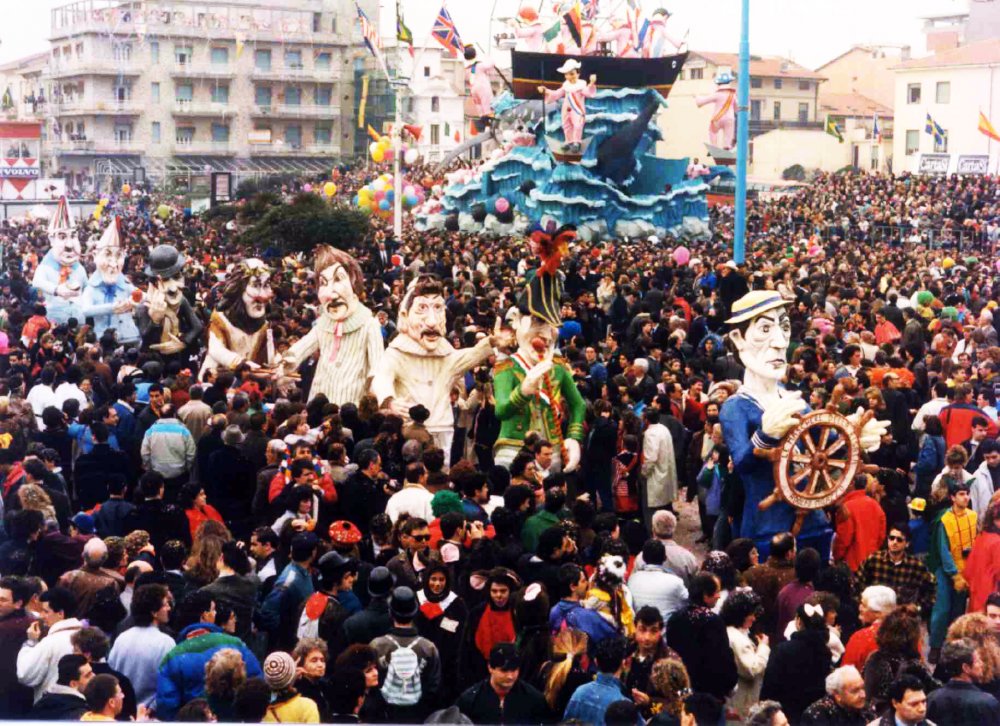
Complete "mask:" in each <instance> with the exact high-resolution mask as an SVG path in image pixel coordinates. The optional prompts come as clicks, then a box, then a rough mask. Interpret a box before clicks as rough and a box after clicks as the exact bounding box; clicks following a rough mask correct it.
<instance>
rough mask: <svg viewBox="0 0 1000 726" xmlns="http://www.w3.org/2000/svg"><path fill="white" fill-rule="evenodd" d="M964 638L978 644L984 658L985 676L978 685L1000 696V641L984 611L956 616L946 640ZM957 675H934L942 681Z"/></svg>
mask: <svg viewBox="0 0 1000 726" xmlns="http://www.w3.org/2000/svg"><path fill="white" fill-rule="evenodd" d="M962 638H968V639H969V640H971V641H972V642H973V643H975V644H976V651H977V652H978V653H979V657H980V658H982V660H983V677H982V679H981V680H980V681H979V682H978V683H976V685H977V686H979V687H980V688H981V689H982V690H984V691H986V692H987V693H989V694H991V695H992V696H993V697H994V698H997V697H1000V643H997V640H996V632H995V631H994V630H993V629H992V628H991V627H990V621H989V618H987V617H986V616H985V615H984V614H983V613H967V614H965V615H962V616H960V617H958V618H956V619H955V622H953V623H952V624H951V625H950V626H949V628H948V635H947V637H946V641H947V642H951V641H954V640H961V639H962ZM956 675H960V674H956V673H938V672H937V671H935V672H934V676H935V677H936V678H938V679H939V680H941V681H942V682H947V680H948V679H949V678H952V677H954V676H956Z"/></svg>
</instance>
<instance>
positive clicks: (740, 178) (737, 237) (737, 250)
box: [733, 0, 750, 264]
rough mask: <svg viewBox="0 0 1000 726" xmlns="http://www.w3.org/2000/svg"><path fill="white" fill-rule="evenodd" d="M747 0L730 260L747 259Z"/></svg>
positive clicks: (744, 5) (746, 2) (738, 90)
mask: <svg viewBox="0 0 1000 726" xmlns="http://www.w3.org/2000/svg"><path fill="white" fill-rule="evenodd" d="M749 114H750V0H742V15H741V18H740V70H739V78H738V84H737V88H736V228H735V230H734V235H733V260H734V261H735V262H736V263H737V264H743V262H744V261H745V259H746V234H747V149H748V146H749V142H750V116H749Z"/></svg>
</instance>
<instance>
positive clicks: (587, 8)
mask: <svg viewBox="0 0 1000 726" xmlns="http://www.w3.org/2000/svg"><path fill="white" fill-rule="evenodd" d="M582 2H583V17H584V18H585V19H587V20H593V19H594V18H596V17H597V13H598V12H599V8H598V7H597V5H598V0H582Z"/></svg>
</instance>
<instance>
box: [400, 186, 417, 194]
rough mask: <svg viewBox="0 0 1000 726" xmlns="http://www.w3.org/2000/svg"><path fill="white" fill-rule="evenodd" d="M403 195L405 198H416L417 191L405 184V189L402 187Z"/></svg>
mask: <svg viewBox="0 0 1000 726" xmlns="http://www.w3.org/2000/svg"><path fill="white" fill-rule="evenodd" d="M403 194H405V195H407V196H416V195H417V190H416V189H415V188H414V187H413V185H412V184H407V185H406V186H405V187H403Z"/></svg>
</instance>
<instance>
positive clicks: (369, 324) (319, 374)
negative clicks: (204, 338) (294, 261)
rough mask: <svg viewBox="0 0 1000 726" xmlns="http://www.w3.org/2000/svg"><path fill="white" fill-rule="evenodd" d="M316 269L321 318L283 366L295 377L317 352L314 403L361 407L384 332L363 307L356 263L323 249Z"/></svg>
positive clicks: (311, 392)
mask: <svg viewBox="0 0 1000 726" xmlns="http://www.w3.org/2000/svg"><path fill="white" fill-rule="evenodd" d="M313 269H314V270H315V273H316V284H317V294H318V296H319V316H318V318H317V320H316V324H315V325H314V326H313V328H312V330H310V331H309V332H308V333H306V334H305V335H304V336H303V337H302V338H300V339H299V340H298V341H297V342H296V343H295V344H294V345H292V347H291V348H289V349H288V350H287V351H286V352H285V355H284V356H283V357H282V358H281V360H280V362H281V363H282V364H283V365H284V367H285V370H286V371H289V372H290V371H294V370H295V369H296V368H298V367H299V366H300V365H302V363H303V362H304V361H305V360H306V359H308V358H309V357H310V356H312V355H314V354H317V353H318V354H319V359H318V360H317V362H316V373H315V375H314V376H313V382H312V388H310V389H309V398H310V399H311V398H314V397H315V396H316V395H317V394H320V393H322V394H324V395H325V396H326V397H327V398H328V399H329V400H330V402H331V403H336V404H337V405H343V404H345V403H358V402H359V401H360V400H361V397H362V396H363V395H364V394H365V393H366V392H367V391H368V384H369V382H370V381H371V378H372V374H373V373H374V371H375V366H376V365H378V362H379V360H381V358H382V354H383V350H384V348H385V343H384V342H383V340H382V329H381V327H380V326H379V324H378V320H376V319H375V317H374V316H373V315H372V312H371V310H369V309H368V308H366V307H365V306H364V305H362V304H361V295H363V294H364V290H365V280H364V276H363V275H362V274H361V267H360V266H359V265H358V262H357V260H355V259H354V258H353V257H351V256H350V255H349V254H347V253H346V252H343V251H341V250H338V249H336V248H334V247H329V246H326V245H323V246H320V247H317V248H316V260H315V262H314V263H313Z"/></svg>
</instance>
